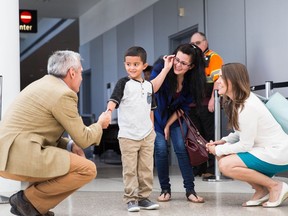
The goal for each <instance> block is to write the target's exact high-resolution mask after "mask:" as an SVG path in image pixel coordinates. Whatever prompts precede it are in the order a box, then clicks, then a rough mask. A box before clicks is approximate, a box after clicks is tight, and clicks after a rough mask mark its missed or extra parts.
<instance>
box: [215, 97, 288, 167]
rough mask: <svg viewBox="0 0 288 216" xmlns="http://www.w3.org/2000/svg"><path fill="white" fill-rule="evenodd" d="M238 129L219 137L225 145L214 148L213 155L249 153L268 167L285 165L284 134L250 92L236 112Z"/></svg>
mask: <svg viewBox="0 0 288 216" xmlns="http://www.w3.org/2000/svg"><path fill="white" fill-rule="evenodd" d="M239 128H240V130H239V131H237V130H236V131H235V132H233V133H230V134H229V135H228V136H226V137H223V138H222V140H225V141H226V143H225V144H223V145H218V146H216V148H215V149H216V155H217V156H222V155H228V154H233V153H239V152H249V153H251V154H252V155H254V156H255V157H257V158H259V159H260V160H262V161H265V162H267V163H270V164H275V165H287V164H288V135H287V134H286V133H285V132H284V131H283V130H282V128H281V126H280V125H279V124H278V123H277V121H276V120H275V119H274V117H273V116H272V114H271V113H270V112H269V110H268V109H267V108H266V106H265V105H264V103H263V102H262V101H261V100H260V99H259V98H258V97H257V96H256V95H255V94H253V93H252V92H251V94H250V96H249V98H247V100H246V102H245V106H244V109H243V110H242V111H240V110H239Z"/></svg>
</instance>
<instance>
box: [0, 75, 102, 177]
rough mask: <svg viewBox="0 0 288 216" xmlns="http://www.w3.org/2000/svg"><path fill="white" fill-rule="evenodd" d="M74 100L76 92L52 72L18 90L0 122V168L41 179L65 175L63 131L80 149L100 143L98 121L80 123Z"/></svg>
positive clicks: (65, 155) (76, 99)
mask: <svg viewBox="0 0 288 216" xmlns="http://www.w3.org/2000/svg"><path fill="white" fill-rule="evenodd" d="M77 103H78V97H77V94H76V93H75V92H74V91H72V90H71V89H70V88H69V87H68V86H67V85H66V84H65V83H64V81H63V80H62V79H59V78H57V77H54V76H52V75H46V76H44V77H43V78H41V79H39V80H37V81H35V82H33V83H31V84H30V85H29V86H27V87H26V88H25V89H24V90H23V91H21V92H20V94H19V95H18V97H17V98H16V100H15V101H14V103H13V104H12V105H11V106H10V108H8V110H7V111H6V113H5V115H4V118H3V120H2V121H1V122H0V171H7V172H9V173H13V174H17V175H23V176H31V177H44V178H46V177H55V176H60V175H64V174H66V173H67V172H68V170H69V168H70V159H69V152H68V151H67V150H66V147H67V143H68V139H67V138H62V135H63V133H64V131H65V130H66V131H67V133H68V134H69V135H70V136H71V137H72V139H73V140H74V142H75V143H76V144H78V145H79V146H81V147H82V148H86V147H88V146H90V145H91V144H99V143H100V139H101V136H102V127H101V126H100V125H99V124H98V123H95V124H92V125H90V126H89V127H86V126H85V125H84V124H83V121H82V118H81V116H79V114H78V108H77Z"/></svg>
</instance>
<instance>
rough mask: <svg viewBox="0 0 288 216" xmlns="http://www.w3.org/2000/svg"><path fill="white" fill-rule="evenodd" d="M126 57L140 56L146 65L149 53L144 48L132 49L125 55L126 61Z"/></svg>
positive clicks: (136, 47)
mask: <svg viewBox="0 0 288 216" xmlns="http://www.w3.org/2000/svg"><path fill="white" fill-rule="evenodd" d="M126 56H139V57H140V59H141V61H142V62H143V63H144V64H145V63H146V59H147V53H146V51H145V49H144V48H142V47H139V46H133V47H130V48H129V49H128V50H127V51H126V52H125V55H124V61H125V57H126Z"/></svg>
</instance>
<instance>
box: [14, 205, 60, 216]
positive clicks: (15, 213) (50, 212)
mask: <svg viewBox="0 0 288 216" xmlns="http://www.w3.org/2000/svg"><path fill="white" fill-rule="evenodd" d="M10 212H11V213H12V214H14V215H18V216H21V214H20V212H19V211H18V210H17V209H16V208H14V207H11V209H10ZM54 215H55V214H54V212H52V211H48V212H47V213H46V214H42V215H41V214H39V216H54Z"/></svg>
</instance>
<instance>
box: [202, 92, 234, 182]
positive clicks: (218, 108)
mask: <svg viewBox="0 0 288 216" xmlns="http://www.w3.org/2000/svg"><path fill="white" fill-rule="evenodd" d="M214 107H215V108H214V118H215V122H214V125H215V126H214V128H215V135H214V136H215V140H219V139H221V125H222V122H221V105H220V96H219V94H218V91H217V90H214ZM223 180H232V179H230V178H226V177H224V176H221V173H220V171H219V169H218V161H217V159H216V157H215V175H214V176H211V177H209V178H208V179H203V181H209V182H217V181H223Z"/></svg>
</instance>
